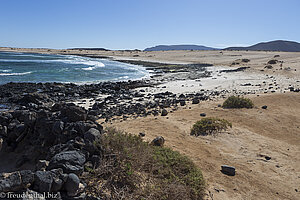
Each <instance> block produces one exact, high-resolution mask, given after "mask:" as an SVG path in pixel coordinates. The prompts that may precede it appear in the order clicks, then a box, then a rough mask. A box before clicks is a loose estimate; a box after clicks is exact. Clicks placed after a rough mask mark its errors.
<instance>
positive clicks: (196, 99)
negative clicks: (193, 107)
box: [192, 98, 200, 104]
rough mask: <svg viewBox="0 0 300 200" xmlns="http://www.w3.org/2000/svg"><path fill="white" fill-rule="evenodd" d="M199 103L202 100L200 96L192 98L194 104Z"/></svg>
mask: <svg viewBox="0 0 300 200" xmlns="http://www.w3.org/2000/svg"><path fill="white" fill-rule="evenodd" d="M198 103H200V101H199V99H198V98H194V99H193V100H192V104H198Z"/></svg>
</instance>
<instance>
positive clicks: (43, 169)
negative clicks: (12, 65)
mask: <svg viewBox="0 0 300 200" xmlns="http://www.w3.org/2000/svg"><path fill="white" fill-rule="evenodd" d="M27 97H28V98H29V96H27ZM27 97H26V98H21V99H22V101H21V102H26V105H28V104H29V103H32V101H34V100H33V99H36V97H34V98H33V99H30V98H29V100H28V98H27ZM25 99H26V100H25ZM40 101H43V99H41V100H40ZM36 103H38V102H37V101H36ZM102 133H103V128H102V126H101V125H100V124H98V123H97V122H96V121H92V120H90V119H89V117H88V113H87V111H86V110H84V109H83V108H80V107H78V106H75V105H74V104H72V103H69V104H67V103H56V104H54V105H53V106H51V107H48V108H46V107H45V108H44V109H41V110H33V109H27V108H26V107H24V109H23V107H20V109H17V110H12V111H7V112H1V113H0V138H1V141H2V143H1V144H2V150H1V156H4V157H5V154H7V155H10V153H14V152H15V153H16V154H17V155H19V156H17V157H16V162H15V163H10V164H11V165H10V167H9V168H8V169H6V170H5V172H4V173H2V174H1V175H0V192H18V193H19V192H27V193H37V194H43V193H44V192H46V193H48V192H49V193H51V194H53V195H54V194H55V195H57V199H60V198H62V199H68V198H70V197H74V198H75V199H86V198H87V196H86V195H85V193H84V188H85V185H86V184H85V183H84V182H82V181H81V180H80V178H79V177H80V176H81V174H82V173H83V171H84V165H85V163H87V162H90V163H91V164H92V167H97V165H99V163H100V162H101V152H102V150H101V146H100V145H99V141H100V136H101V134H102ZM4 157H2V158H1V160H2V159H3V160H4V159H5V158H4ZM29 164H30V165H29Z"/></svg>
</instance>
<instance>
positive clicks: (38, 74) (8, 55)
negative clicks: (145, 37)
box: [0, 52, 149, 84]
mask: <svg viewBox="0 0 300 200" xmlns="http://www.w3.org/2000/svg"><path fill="white" fill-rule="evenodd" d="M148 76H149V73H148V71H147V70H146V69H145V68H144V67H142V66H136V65H130V64H126V63H121V62H116V61H111V60H107V59H98V58H87V57H80V56H71V55H46V54H32V53H14V52H0V84H4V83H7V82H73V83H97V82H100V81H122V80H133V79H141V78H145V77H148Z"/></svg>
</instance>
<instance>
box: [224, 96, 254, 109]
mask: <svg viewBox="0 0 300 200" xmlns="http://www.w3.org/2000/svg"><path fill="white" fill-rule="evenodd" d="M222 107H223V108H253V107H254V104H253V102H252V101H251V100H250V99H248V98H244V97H236V96H231V97H228V98H227V99H226V100H225V101H224V103H223V106H222Z"/></svg>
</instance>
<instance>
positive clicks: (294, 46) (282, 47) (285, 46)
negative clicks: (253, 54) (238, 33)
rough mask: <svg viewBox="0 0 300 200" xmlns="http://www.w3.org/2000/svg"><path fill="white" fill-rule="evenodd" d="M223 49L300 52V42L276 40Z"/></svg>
mask: <svg viewBox="0 0 300 200" xmlns="http://www.w3.org/2000/svg"><path fill="white" fill-rule="evenodd" d="M223 50H239V51H241V50H250V51H285V52H300V43H298V42H294V41H285V40H275V41H270V42H261V43H258V44H255V45H252V46H249V47H228V48H225V49H223Z"/></svg>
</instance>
